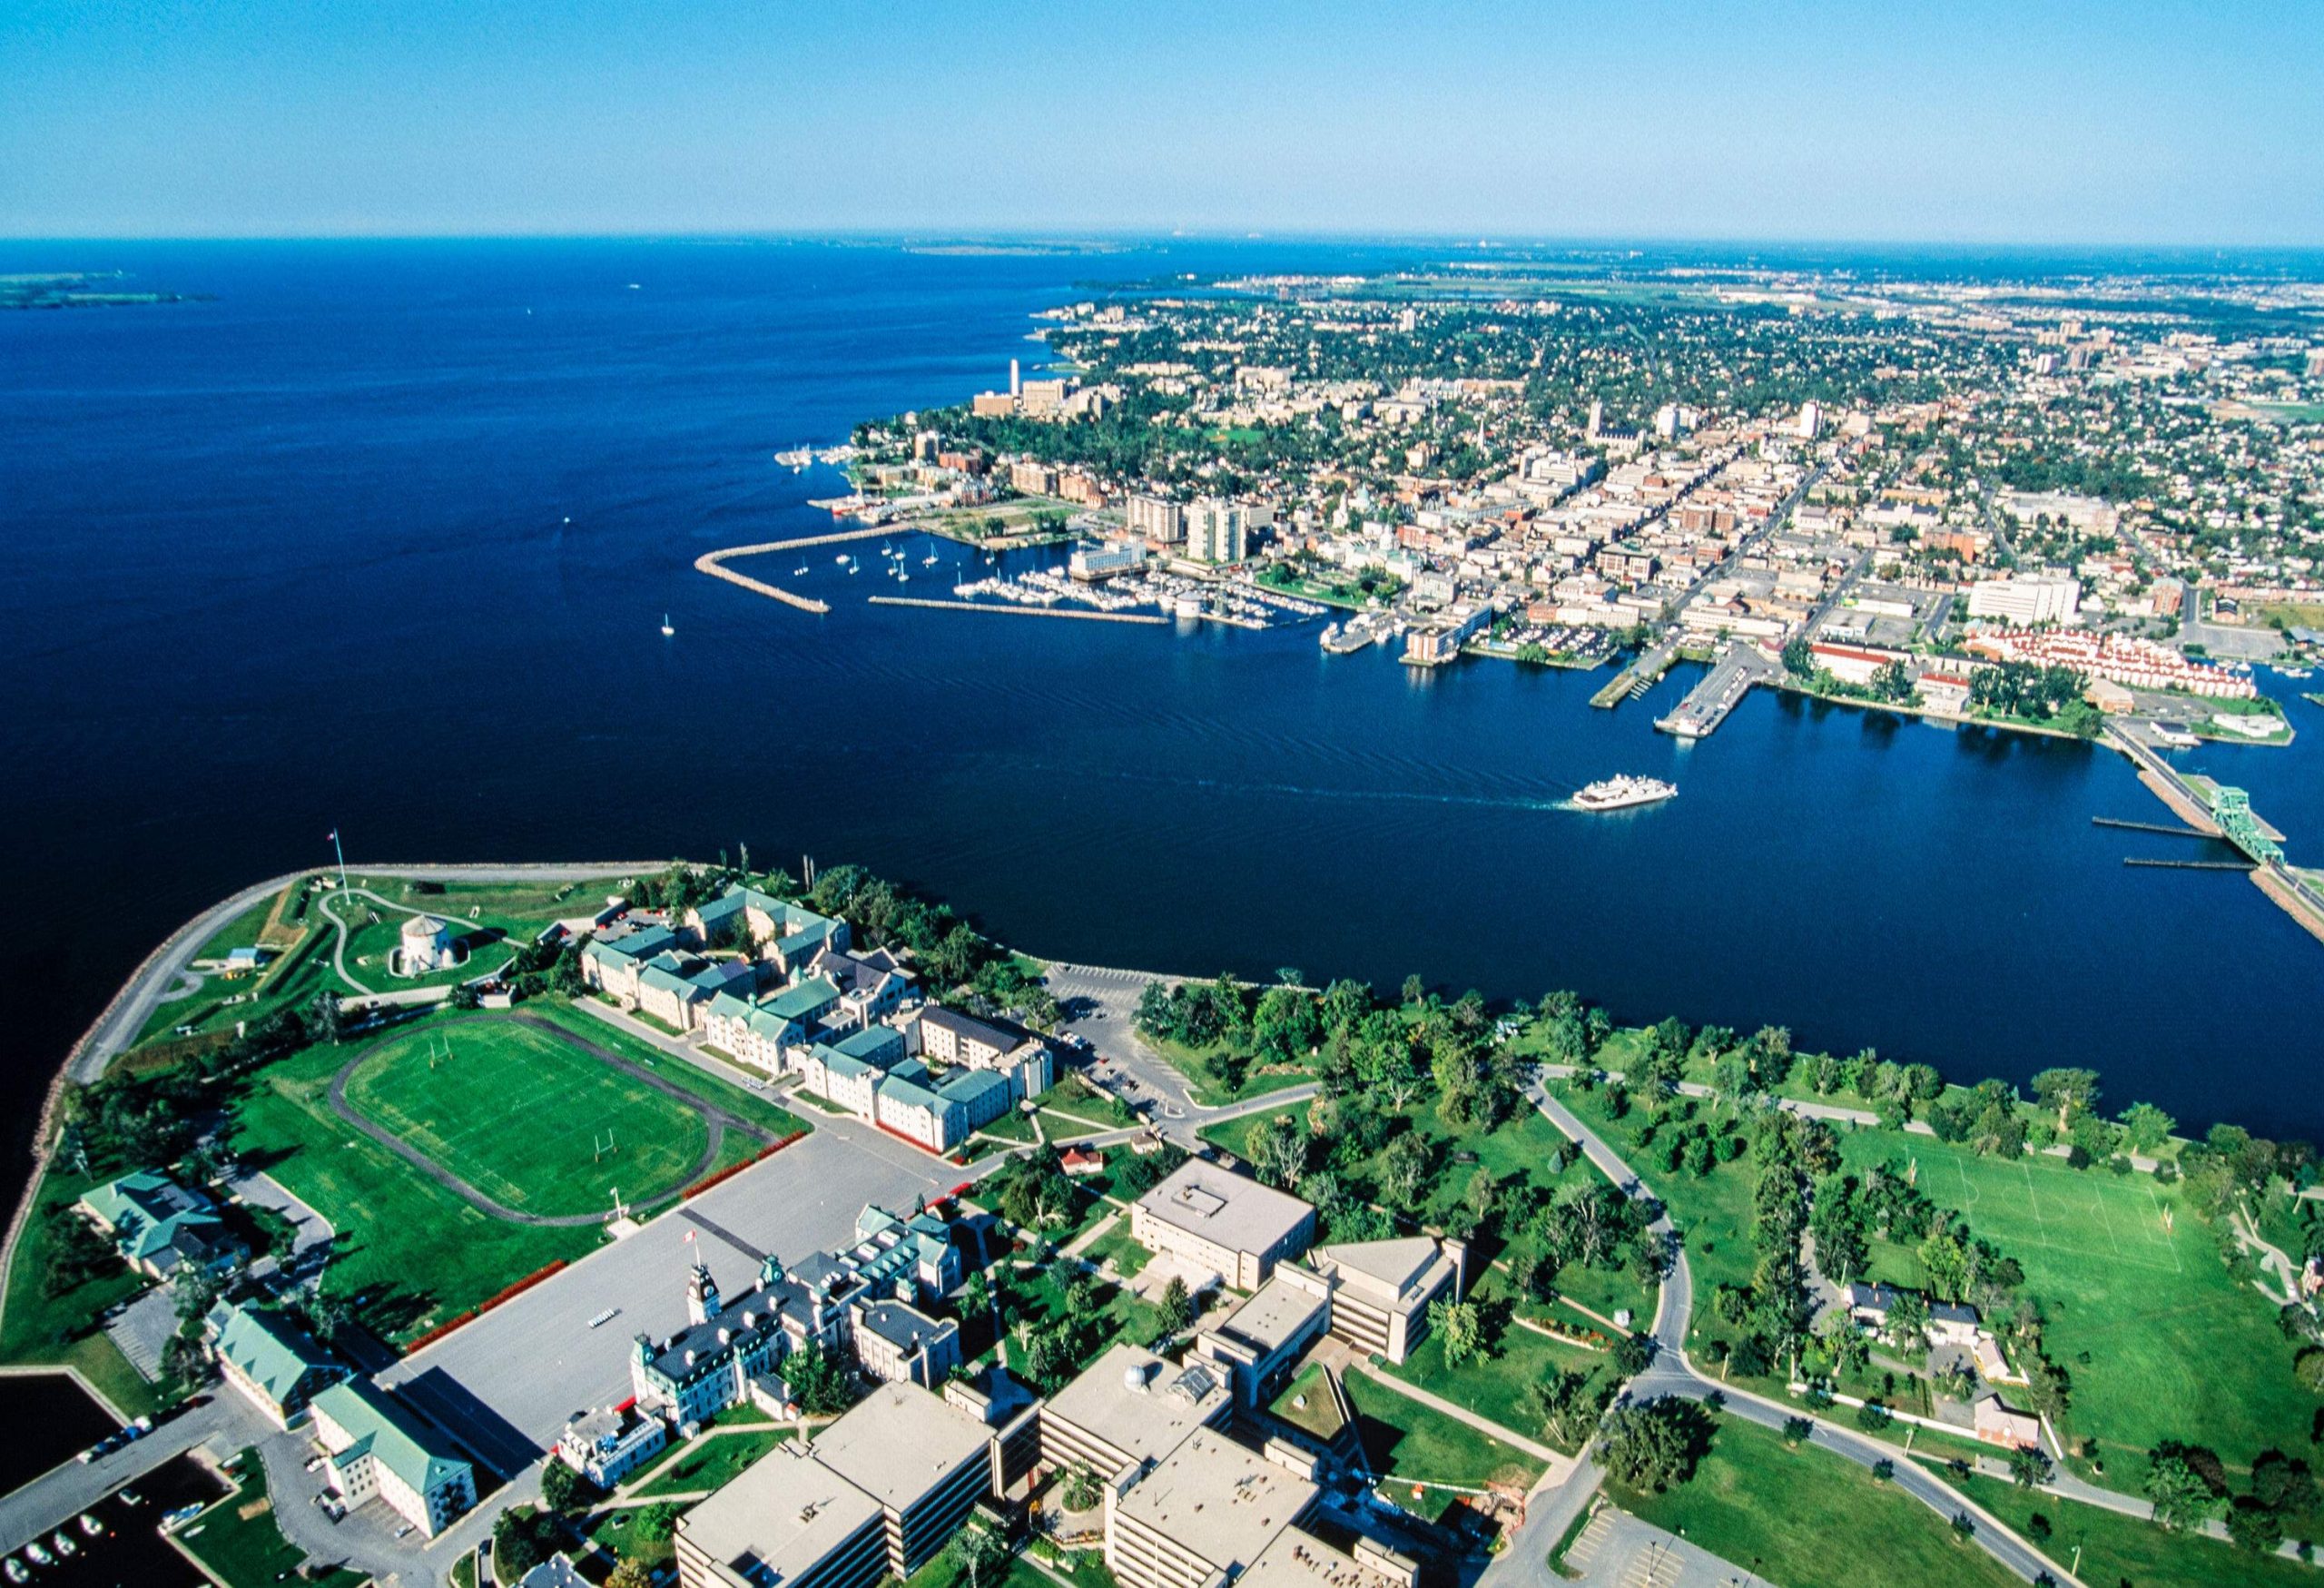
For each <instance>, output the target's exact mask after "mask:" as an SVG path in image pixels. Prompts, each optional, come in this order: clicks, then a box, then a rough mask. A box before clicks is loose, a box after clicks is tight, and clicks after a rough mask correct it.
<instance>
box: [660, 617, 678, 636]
mask: <svg viewBox="0 0 2324 1588" xmlns="http://www.w3.org/2000/svg"><path fill="white" fill-rule="evenodd" d="M677 632H678V631H677V630H676V629H675V628H672V627H671V626H670V615H669V614H668V613H666V612H665V613H664V614H662V637H663V638H664V639H667V638H669V637H670V636H672V635H674V634H675V633H677Z"/></svg>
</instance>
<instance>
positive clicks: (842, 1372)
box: [782, 1346, 862, 1416]
mask: <svg viewBox="0 0 2324 1588" xmlns="http://www.w3.org/2000/svg"><path fill="white" fill-rule="evenodd" d="M782 1371H783V1383H785V1384H787V1385H789V1386H791V1393H792V1394H793V1396H797V1397H798V1400H799V1406H800V1409H801V1410H803V1411H804V1412H806V1413H808V1414H809V1415H813V1416H828V1415H832V1414H833V1413H837V1412H843V1411H845V1410H847V1408H848V1407H850V1406H853V1405H854V1404H855V1398H856V1394H857V1392H858V1390H859V1389H860V1388H861V1387H862V1383H861V1380H860V1379H859V1378H858V1377H857V1376H856V1372H855V1368H854V1366H853V1365H852V1363H850V1362H849V1361H848V1360H847V1358H846V1357H844V1356H837V1355H834V1354H833V1353H832V1352H830V1351H826V1350H824V1349H823V1348H822V1346H807V1347H806V1348H805V1349H803V1350H799V1351H793V1352H792V1353H791V1355H790V1356H785V1357H784V1358H783V1369H782Z"/></svg>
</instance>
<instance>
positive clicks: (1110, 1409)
mask: <svg viewBox="0 0 2324 1588" xmlns="http://www.w3.org/2000/svg"><path fill="white" fill-rule="evenodd" d="M1233 1409H1234V1406H1233V1401H1232V1399H1231V1398H1230V1397H1229V1396H1228V1395H1227V1392H1226V1383H1225V1381H1224V1379H1223V1377H1222V1376H1221V1375H1219V1374H1218V1373H1216V1372H1213V1371H1211V1370H1210V1369H1208V1368H1206V1367H1205V1366H1202V1365H1201V1364H1198V1363H1197V1364H1192V1365H1189V1366H1186V1367H1174V1366H1171V1365H1170V1364H1169V1363H1168V1362H1167V1361H1165V1360H1164V1359H1163V1358H1161V1357H1159V1356H1156V1355H1155V1354H1154V1353H1153V1352H1151V1351H1148V1350H1147V1349H1146V1348H1144V1347H1143V1346H1133V1345H1130V1344H1129V1343H1128V1342H1127V1341H1125V1342H1123V1343H1121V1344H1119V1345H1117V1346H1114V1347H1113V1348H1112V1349H1110V1350H1108V1352H1107V1353H1106V1354H1105V1355H1104V1356H1100V1357H1098V1360H1097V1361H1095V1362H1094V1363H1092V1364H1090V1366H1089V1367H1088V1370H1087V1371H1085V1372H1083V1373H1082V1374H1081V1375H1080V1376H1078V1377H1077V1378H1075V1379H1074V1380H1073V1382H1072V1383H1070V1384H1068V1385H1067V1386H1065V1387H1064V1388H1063V1389H1060V1390H1059V1391H1058V1392H1057V1394H1056V1395H1054V1396H1050V1397H1049V1399H1048V1400H1046V1401H1044V1402H1042V1403H1041V1462H1042V1465H1045V1466H1048V1467H1049V1468H1050V1469H1051V1470H1053V1471H1063V1470H1066V1469H1068V1468H1071V1467H1074V1466H1077V1465H1080V1466H1087V1467H1088V1469H1089V1475H1091V1476H1092V1477H1094V1478H1096V1479H1097V1480H1098V1482H1099V1483H1105V1482H1107V1481H1108V1480H1109V1479H1111V1478H1113V1477H1115V1476H1117V1475H1118V1474H1120V1472H1121V1471H1122V1469H1123V1468H1125V1467H1128V1466H1131V1465H1143V1464H1145V1463H1147V1462H1157V1461H1160V1460H1161V1459H1162V1458H1163V1457H1164V1456H1166V1455H1169V1454H1170V1453H1171V1452H1172V1451H1174V1450H1176V1449H1177V1447H1178V1446H1179V1445H1183V1444H1185V1443H1186V1441H1187V1436H1188V1435H1191V1434H1193V1433H1194V1431H1195V1430H1196V1429H1197V1428H1204V1427H1217V1426H1219V1425H1222V1424H1224V1423H1225V1422H1226V1418H1227V1415H1228V1414H1229V1413H1230V1412H1232V1410H1233Z"/></svg>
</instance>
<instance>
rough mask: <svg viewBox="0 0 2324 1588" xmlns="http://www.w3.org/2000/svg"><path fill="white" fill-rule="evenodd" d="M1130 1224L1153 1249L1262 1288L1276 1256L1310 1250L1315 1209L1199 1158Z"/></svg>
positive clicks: (1150, 1195)
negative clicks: (1308, 1247)
mask: <svg viewBox="0 0 2324 1588" xmlns="http://www.w3.org/2000/svg"><path fill="white" fill-rule="evenodd" d="M1129 1229H1130V1235H1131V1237H1132V1238H1135V1239H1136V1240H1137V1242H1138V1243H1139V1244H1140V1245H1141V1246H1144V1247H1145V1248H1147V1250H1149V1251H1152V1252H1156V1253H1159V1254H1161V1255H1164V1256H1167V1257H1173V1258H1178V1259H1179V1260H1180V1261H1182V1262H1184V1263H1186V1264H1188V1265H1189V1266H1192V1267H1198V1268H1208V1269H1210V1270H1212V1271H1213V1272H1215V1273H1216V1274H1217V1275H1218V1277H1220V1278H1222V1279H1224V1280H1225V1281H1226V1283H1228V1284H1229V1285H1232V1286H1234V1287H1236V1289H1238V1290H1256V1289H1257V1288H1258V1287H1260V1286H1262V1285H1264V1284H1265V1283H1266V1280H1267V1276H1268V1275H1269V1274H1271V1273H1273V1272H1274V1271H1275V1264H1276V1263H1278V1262H1281V1261H1283V1260H1284V1259H1285V1258H1295V1257H1298V1256H1299V1255H1300V1254H1301V1253H1302V1252H1305V1250H1306V1249H1307V1243H1308V1242H1309V1241H1311V1240H1313V1239H1315V1208H1313V1207H1311V1206H1310V1205H1308V1204H1307V1203H1305V1202H1303V1201H1301V1200H1300V1199H1299V1198H1296V1197H1294V1196H1291V1195H1289V1194H1288V1193H1286V1192H1283V1191H1278V1190H1275V1189H1271V1188H1269V1187H1266V1186H1263V1185H1261V1184H1259V1182H1258V1181H1256V1180H1255V1179H1249V1178H1247V1177H1246V1176H1243V1175H1238V1174H1236V1173H1234V1172H1232V1171H1231V1170H1227V1169H1221V1168H1219V1167H1218V1166H1217V1165H1216V1164H1215V1163H1208V1162H1206V1161H1204V1160H1203V1159H1199V1158H1194V1159H1187V1161H1186V1162H1185V1163H1183V1164H1181V1165H1180V1166H1179V1167H1178V1169H1177V1171H1176V1172H1174V1173H1173V1174H1172V1175H1171V1176H1170V1177H1169V1178H1168V1179H1166V1180H1164V1181H1163V1182H1162V1183H1161V1184H1160V1185H1158V1186H1157V1187H1155V1188H1154V1189H1152V1190H1150V1191H1148V1192H1147V1193H1146V1195H1144V1196H1143V1197H1140V1198H1138V1199H1137V1202H1136V1203H1134V1204H1132V1206H1131V1208H1130V1214H1129Z"/></svg>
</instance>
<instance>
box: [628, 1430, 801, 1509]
mask: <svg viewBox="0 0 2324 1588" xmlns="http://www.w3.org/2000/svg"><path fill="white" fill-rule="evenodd" d="M792 1433H793V1430H791V1429H789V1428H776V1427H760V1428H743V1429H739V1430H737V1431H736V1432H734V1433H732V1434H706V1435H703V1436H702V1437H701V1438H699V1439H695V1440H692V1441H690V1442H689V1443H687V1444H685V1445H681V1446H680V1447H679V1449H678V1451H677V1454H676V1455H673V1456H671V1457H670V1458H669V1459H668V1460H666V1461H665V1462H664V1463H663V1464H662V1465H660V1466H658V1467H656V1468H655V1469H654V1470H653V1471H652V1472H651V1473H649V1474H647V1475H646V1476H645V1480H644V1481H643V1482H642V1483H639V1484H636V1485H635V1487H634V1488H631V1489H630V1490H629V1493H631V1494H635V1495H637V1496H639V1497H640V1498H643V1499H655V1498H659V1497H661V1496H663V1495H666V1494H693V1493H694V1492H695V1491H697V1490H701V1489H714V1488H717V1487H718V1486H719V1485H720V1484H724V1483H725V1482H726V1481H727V1480H728V1479H730V1478H732V1477H734V1476H735V1475H737V1474H739V1473H741V1471H742V1470H743V1468H744V1467H746V1466H748V1465H751V1463H753V1462H754V1461H756V1460H757V1459H758V1458H759V1457H760V1456H762V1455H765V1454H766V1453H767V1452H768V1451H770V1450H773V1448H774V1447H775V1446H776V1445H780V1444H782V1443H783V1441H784V1440H786V1439H788V1438H790V1437H791V1435H792Z"/></svg>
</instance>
